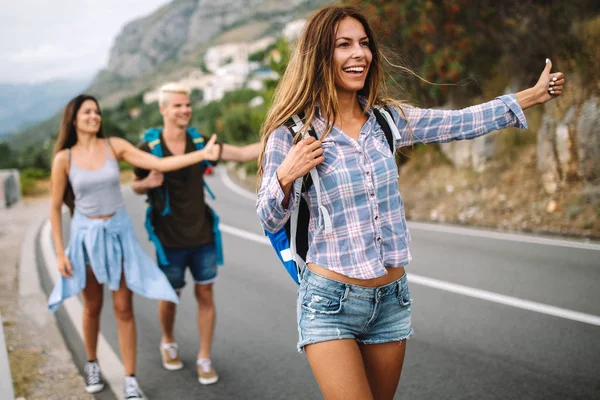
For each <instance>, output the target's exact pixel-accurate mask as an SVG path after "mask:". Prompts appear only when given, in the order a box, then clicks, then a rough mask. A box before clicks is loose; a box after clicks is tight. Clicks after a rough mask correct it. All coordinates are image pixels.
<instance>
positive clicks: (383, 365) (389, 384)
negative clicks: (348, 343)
mask: <svg viewBox="0 0 600 400" xmlns="http://www.w3.org/2000/svg"><path fill="white" fill-rule="evenodd" d="M406 342H407V341H406V340H403V341H401V342H389V343H381V344H359V345H358V347H359V349H360V352H361V354H362V359H363V363H364V366H365V371H366V373H367V378H368V380H369V386H370V387H371V392H372V393H373V398H374V399H375V400H392V399H393V398H394V394H395V393H396V388H397V387H398V382H399V381H400V374H401V373H402V365H403V364H404V354H405V351H406Z"/></svg>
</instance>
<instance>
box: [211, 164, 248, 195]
mask: <svg viewBox="0 0 600 400" xmlns="http://www.w3.org/2000/svg"><path fill="white" fill-rule="evenodd" d="M217 171H219V177H220V178H221V180H222V181H223V183H224V184H225V186H227V188H228V189H229V190H231V191H232V192H235V193H237V194H239V195H240V196H242V197H244V198H246V199H248V200H252V201H253V202H256V194H255V193H252V192H251V191H249V190H246V189H244V188H242V187H240V186H239V185H236V184H235V183H233V181H232V180H231V178H230V177H229V175H228V174H227V168H217Z"/></svg>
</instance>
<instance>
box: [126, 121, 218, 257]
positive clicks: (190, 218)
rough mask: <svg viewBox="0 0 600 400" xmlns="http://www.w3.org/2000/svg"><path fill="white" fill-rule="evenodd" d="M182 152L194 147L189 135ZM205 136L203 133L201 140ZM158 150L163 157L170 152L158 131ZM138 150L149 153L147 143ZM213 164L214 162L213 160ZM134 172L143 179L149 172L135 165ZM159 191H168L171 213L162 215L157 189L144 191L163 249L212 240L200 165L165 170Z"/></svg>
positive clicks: (209, 213)
mask: <svg viewBox="0 0 600 400" xmlns="http://www.w3.org/2000/svg"><path fill="white" fill-rule="evenodd" d="M186 137H187V141H186V145H185V152H186V153H190V152H192V151H194V150H196V148H195V146H194V142H193V141H192V138H191V137H190V136H189V135H186ZM208 139H209V138H207V137H205V136H204V140H205V141H208ZM161 143H162V151H163V156H164V157H169V156H172V155H173V153H171V151H170V150H169V148H168V147H167V146H166V145H165V141H164V138H163V136H162V133H161ZM138 147H139V148H140V149H141V150H144V151H146V152H148V153H150V148H149V147H148V143H146V142H142V143H140V144H139V145H138ZM213 164H215V163H213ZM134 173H135V175H136V176H137V177H138V178H142V179H143V178H145V177H146V176H148V174H149V173H150V171H148V170H144V169H141V168H135V169H134ZM164 178H165V179H164V182H163V186H162V187H161V190H163V189H164V187H165V185H166V187H167V190H168V193H169V205H170V207H171V214H169V215H166V216H162V215H161V212H162V210H163V209H164V205H165V201H164V199H163V198H162V197H161V196H160V194H159V191H158V189H151V190H149V191H148V197H149V199H150V201H151V202H152V205H153V210H152V211H153V212H152V221H153V226H154V231H155V232H156V235H157V236H158V239H159V240H160V242H161V243H162V245H163V247H166V248H186V247H199V246H204V245H206V244H210V243H213V242H214V236H213V232H212V223H213V220H212V214H211V211H210V208H209V207H208V206H207V205H206V203H205V198H204V177H203V167H202V166H201V164H194V165H191V166H189V167H187V168H183V169H180V170H177V171H171V172H166V173H165V174H164Z"/></svg>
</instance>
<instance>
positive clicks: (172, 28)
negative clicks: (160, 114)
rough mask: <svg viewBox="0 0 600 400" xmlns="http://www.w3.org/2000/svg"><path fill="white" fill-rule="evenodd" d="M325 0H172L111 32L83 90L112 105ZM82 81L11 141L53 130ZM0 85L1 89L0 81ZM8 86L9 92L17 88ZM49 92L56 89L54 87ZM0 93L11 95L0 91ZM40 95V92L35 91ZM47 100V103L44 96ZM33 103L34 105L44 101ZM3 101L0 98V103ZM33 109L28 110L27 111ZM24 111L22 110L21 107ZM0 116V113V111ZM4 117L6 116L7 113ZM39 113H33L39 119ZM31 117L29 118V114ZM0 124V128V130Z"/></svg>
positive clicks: (31, 140) (32, 139) (275, 30)
mask: <svg viewBox="0 0 600 400" xmlns="http://www.w3.org/2000/svg"><path fill="white" fill-rule="evenodd" d="M330 2H331V1H330V0H219V1H217V2H215V1H207V0H173V1H172V2H171V3H169V4H166V5H164V6H163V7H161V8H159V9H158V10H156V11H155V12H154V13H152V14H150V15H148V16H146V17H143V18H140V19H137V20H134V21H132V22H130V23H128V24H127V25H125V27H124V28H123V30H122V31H121V32H120V33H119V35H118V36H117V37H116V38H115V42H114V45H113V47H112V49H111V52H110V57H109V62H108V65H107V66H106V67H105V68H104V69H103V70H102V71H100V73H99V74H98V75H97V76H96V77H95V78H94V79H93V82H92V83H91V86H89V87H88V88H87V89H86V92H87V93H90V94H93V95H95V96H97V97H98V99H99V101H100V104H101V106H102V107H103V108H106V107H113V106H116V105H117V104H118V103H119V102H120V101H121V100H123V99H124V98H126V97H130V96H133V95H137V94H139V93H141V92H144V91H146V90H149V89H151V88H154V87H156V86H157V85H159V84H160V83H164V82H166V81H170V80H177V79H180V78H182V77H184V76H186V75H187V74H188V73H189V72H190V71H191V70H197V69H198V68H202V67H203V63H204V61H203V59H204V53H205V52H206V50H207V49H208V48H209V47H211V46H213V45H219V44H224V43H234V42H238V43H239V42H247V41H253V40H256V39H260V38H262V37H265V36H271V35H272V36H277V35H280V34H281V31H282V29H283V27H284V26H285V24H287V23H288V22H290V21H293V20H296V19H298V18H305V17H307V16H308V15H309V14H310V13H311V12H312V11H313V10H315V9H317V8H319V7H321V6H323V5H325V4H329V3H330ZM85 87H86V85H85V84H83V83H82V84H81V85H80V86H79V87H77V86H75V89H74V90H71V91H67V93H68V94H66V97H63V98H62V99H61V100H60V101H58V102H57V103H55V104H58V106H52V107H48V108H49V109H51V111H48V112H47V113H46V114H45V118H49V117H50V116H52V118H51V119H46V120H45V121H44V122H42V123H39V124H37V125H35V126H33V127H30V128H28V129H25V130H23V132H21V133H19V134H17V135H13V136H12V137H10V139H9V143H10V145H11V147H13V148H15V149H23V148H25V147H26V146H28V145H31V144H35V143H39V142H40V141H43V140H45V139H47V138H48V137H50V136H52V135H54V134H56V130H57V127H58V121H59V119H60V115H59V114H57V111H59V110H60V108H61V107H63V106H64V103H65V102H66V101H67V100H68V98H70V97H71V96H72V95H73V94H75V93H77V92H78V91H80V90H82V89H83V88H85ZM0 91H2V92H3V90H2V88H1V87H0ZM18 92H19V90H14V91H13V92H12V93H18ZM48 92H49V93H56V92H58V90H57V89H55V90H49V91H48ZM0 96H1V97H2V98H3V99H4V97H6V98H7V99H11V98H13V96H14V94H13V95H8V96H6V95H5V94H4V93H3V94H1V95H0ZM39 98H40V99H41V98H42V97H41V96H40V97H39ZM45 102H47V103H48V104H49V103H50V102H49V101H48V100H46V101H45ZM41 103H42V104H38V106H37V107H39V108H40V109H41V108H42V105H44V106H45V104H44V101H41ZM2 107H3V105H2V103H0V108H2ZM32 112H33V111H30V113H32ZM25 115H27V113H25ZM0 117H1V114H0ZM7 119H8V120H10V116H7ZM40 119H42V118H38V119H37V120H38V121H39V120H40ZM30 120H34V118H33V117H32V118H30ZM15 126H18V125H15ZM2 131H3V129H0V135H1V132H2Z"/></svg>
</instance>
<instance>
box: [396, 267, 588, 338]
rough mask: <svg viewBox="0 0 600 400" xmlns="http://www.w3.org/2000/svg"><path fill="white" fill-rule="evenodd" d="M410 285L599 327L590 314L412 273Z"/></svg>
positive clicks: (409, 277) (409, 276)
mask: <svg viewBox="0 0 600 400" xmlns="http://www.w3.org/2000/svg"><path fill="white" fill-rule="evenodd" d="M407 275H408V280H409V281H410V282H411V283H416V284H418V285H423V286H428V287H431V288H434V289H439V290H444V291H446V292H451V293H456V294H462V295H464V296H469V297H474V298H477V299H481V300H486V301H491V302H493V303H498V304H503V305H506V306H510V307H515V308H521V309H523V310H529V311H533V312H536V313H540V314H546V315H551V316H554V317H559V318H565V319H570V320H572V321H578V322H583V323H586V324H590V325H596V326H600V317H599V316H596V315H592V314H585V313H582V312H579V311H573V310H568V309H566V308H560V307H554V306H549V305H547V304H543V303H537V302H535V301H529V300H523V299H519V298H517V297H512V296H505V295H503V294H498V293H494V292H489V291H487V290H481V289H475V288H472V287H469V286H463V285H458V284H456V283H450V282H446V281H441V280H438V279H432V278H427V277H424V276H420V275H415V274H412V273H409V274H407Z"/></svg>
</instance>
